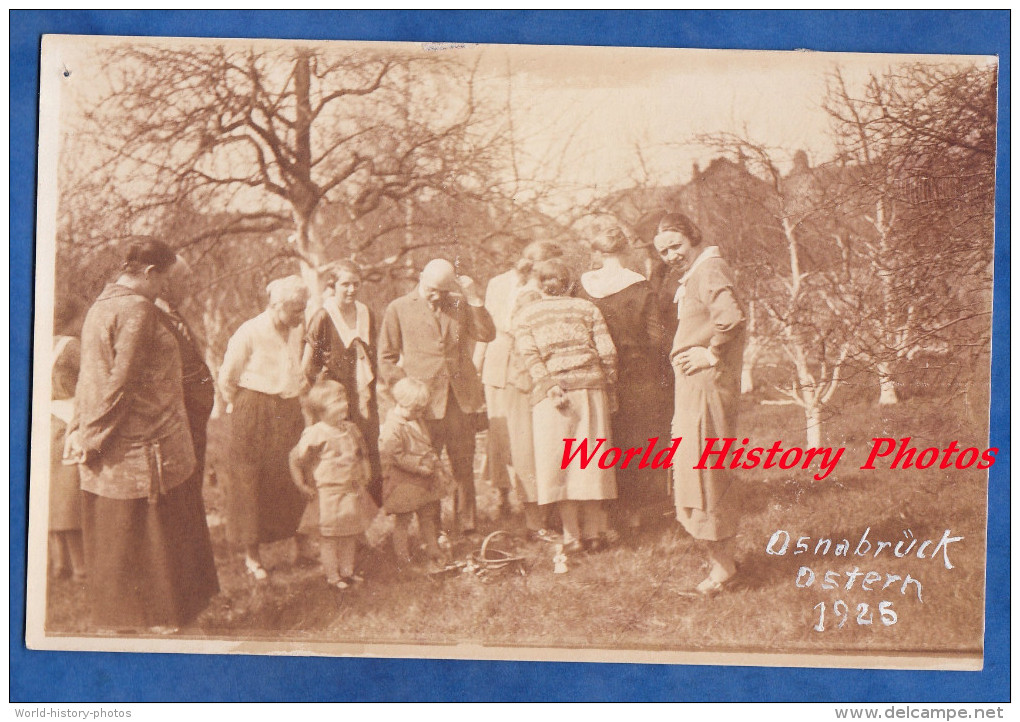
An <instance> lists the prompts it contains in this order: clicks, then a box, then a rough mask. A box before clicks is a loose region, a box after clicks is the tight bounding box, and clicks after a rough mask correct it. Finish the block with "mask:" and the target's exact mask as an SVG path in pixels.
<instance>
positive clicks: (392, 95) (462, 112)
mask: <svg viewBox="0 0 1020 722" xmlns="http://www.w3.org/2000/svg"><path fill="white" fill-rule="evenodd" d="M104 62H105V63H106V67H107V69H108V72H109V74H110V77H111V79H112V80H111V88H110V91H109V93H108V94H107V95H106V97H105V98H103V99H102V101H101V102H100V103H99V104H98V105H97V106H96V107H95V109H94V110H92V111H90V112H89V113H88V114H87V117H86V120H87V125H86V129H85V133H83V134H80V135H79V136H78V139H79V140H80V139H83V138H84V139H87V140H88V142H90V143H91V144H93V146H94V147H96V148H98V149H99V151H100V153H99V157H100V159H101V162H100V163H99V164H98V166H97V167H95V168H93V169H92V170H91V172H92V173H100V174H104V175H106V176H107V177H108V178H109V179H110V183H111V186H112V187H113V188H112V189H115V190H116V191H117V193H118V194H119V195H120V196H121V197H125V198H129V199H130V200H131V202H130V203H129V204H128V205H129V207H128V209H127V210H128V211H129V213H130V217H131V226H132V229H133V230H135V231H137V230H138V229H144V228H146V227H149V228H151V227H153V226H155V225H157V224H158V222H159V219H160V218H161V216H162V215H165V214H167V213H170V214H177V215H180V210H181V208H189V209H201V212H205V213H209V214H211V215H216V216H217V217H218V222H217V223H211V224H206V227H204V228H202V229H200V230H199V229H195V230H196V231H197V232H196V233H195V234H194V235H192V236H190V237H188V238H182V239H179V240H178V245H179V246H182V247H186V246H189V245H201V244H204V243H209V242H220V241H222V239H224V238H225V237H228V236H234V237H260V238H266V237H267V236H270V237H273V238H275V239H277V240H278V241H280V244H279V247H278V249H277V251H278V253H279V254H280V255H283V256H289V257H293V258H296V259H297V260H298V261H299V262H300V265H301V268H302V271H303V273H304V274H305V276H306V278H307V280H308V281H309V283H310V285H311V286H312V288H313V290H314V291H316V292H317V291H318V289H319V278H318V272H319V271H320V270H321V269H322V268H323V267H324V266H325V265H326V263H327V262H328V261H329V260H330V259H329V258H328V257H327V254H326V246H327V245H328V244H329V243H330V242H332V241H336V240H340V241H341V245H342V246H345V247H346V251H347V253H346V254H345V255H354V254H358V253H363V252H364V251H366V249H367V248H368V247H370V246H371V244H372V243H373V242H374V241H375V240H376V238H377V237H378V236H379V233H378V232H377V233H375V234H372V235H369V236H367V237H366V236H364V235H362V234H361V233H359V232H358V231H359V229H358V222H359V221H361V220H363V219H365V218H366V217H367V216H369V215H370V214H372V213H373V212H376V211H378V210H380V209H381V208H383V207H387V206H389V207H394V206H396V207H400V209H401V210H402V211H407V213H401V214H400V217H401V218H402V219H406V216H407V215H408V214H410V215H411V216H413V208H414V207H415V204H417V203H419V202H420V200H421V197H422V196H423V195H427V194H432V195H437V194H438V195H446V196H457V197H480V196H483V195H485V194H486V193H487V192H488V188H489V187H488V185H487V183H486V178H487V177H488V171H489V170H490V167H491V164H492V163H493V161H494V156H495V154H496V153H497V152H498V148H497V146H498V144H499V142H500V135H501V133H502V132H503V129H502V127H501V125H500V120H499V118H498V117H495V116H494V115H493V114H491V113H490V114H486V112H485V111H484V110H483V108H482V105H481V104H480V103H479V101H478V99H477V97H476V95H475V87H474V85H475V83H474V69H473V67H472V66H470V65H465V64H463V63H461V62H460V61H458V60H457V59H456V58H454V57H451V56H449V55H446V54H442V53H432V54H426V53H417V54H415V53H411V52H406V53H401V52H399V51H396V52H395V51H392V50H388V51H387V52H385V53H383V52H378V51H375V50H368V49H359V50H357V51H350V50H347V49H340V50H332V49H328V48H322V47H315V48H312V47H301V46H295V47H290V48H284V49H266V48H261V47H256V46H247V47H246V46H239V45H229V46H220V45H196V46H193V47H189V48H186V49H181V48H179V47H168V46H165V45H159V46H157V45H152V46H147V45H144V44H139V43H133V44H130V45H123V46H117V47H114V48H112V49H109V50H107V51H106V52H105V55H104ZM327 206H328V207H330V208H332V209H333V210H334V212H333V213H332V214H331V220H333V221H334V222H335V221H337V220H338V219H339V220H341V221H342V224H341V225H340V226H339V227H329V228H326V227H323V226H322V224H321V222H320V212H321V211H322V209H323V208H325V207H327ZM406 246H407V247H405V248H402V249H399V251H398V253H397V254H391V255H395V256H396V257H395V258H392V259H390V261H391V262H396V261H397V260H399V259H400V258H401V257H402V256H403V255H404V254H405V253H407V252H409V251H410V250H412V247H413V246H414V239H411V238H409V239H408V243H407V244H406Z"/></svg>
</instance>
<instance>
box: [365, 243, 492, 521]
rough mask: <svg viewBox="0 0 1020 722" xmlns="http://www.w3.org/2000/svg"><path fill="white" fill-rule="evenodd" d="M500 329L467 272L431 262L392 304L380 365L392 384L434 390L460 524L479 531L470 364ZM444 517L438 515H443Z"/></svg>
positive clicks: (432, 416)
mask: <svg viewBox="0 0 1020 722" xmlns="http://www.w3.org/2000/svg"><path fill="white" fill-rule="evenodd" d="M495 337H496V329H495V326H494V325H493V322H492V317H491V316H490V315H489V312H488V311H486V310H485V308H484V307H483V302H482V299H481V298H480V297H479V295H478V292H477V290H476V289H475V285H474V281H472V280H471V279H470V278H468V277H467V276H461V277H459V278H458V276H457V275H456V271H455V270H454V268H453V264H452V263H450V262H449V261H446V260H443V259H435V260H432V261H429V262H428V264H426V266H425V268H424V269H422V272H421V275H420V276H419V279H418V287H417V288H415V289H414V290H413V291H411V292H410V293H408V294H407V295H405V296H401V297H400V298H397V299H395V300H394V301H393V302H392V303H390V305H389V306H388V307H387V308H386V314H385V316H384V317H383V323H382V331H381V332H380V334H379V370H380V372H381V373H382V376H383V378H384V379H385V380H386V383H387V384H389V386H390V387H392V386H393V384H395V383H396V382H397V381H398V380H400V379H401V378H403V377H404V376H410V377H411V378H414V379H417V380H419V381H422V382H424V383H425V384H427V385H428V387H429V393H430V395H429V406H428V409H427V410H426V413H425V425H426V427H427V429H428V432H429V435H430V436H431V437H432V445H433V446H434V447H435V449H436V452H437V453H441V452H442V449H443V447H445V448H446V451H447V454H449V457H450V465H451V466H452V467H453V476H454V479H455V480H456V482H457V490H456V496H455V501H454V527H455V528H456V529H458V530H459V531H460V532H461V533H462V534H469V533H471V532H473V531H474V529H475V482H474V468H473V466H474V455H475V427H474V421H473V418H472V414H475V413H477V412H479V411H480V410H481V409H482V405H483V403H484V396H483V392H482V383H481V381H480V380H479V378H478V372H477V371H476V370H475V367H474V365H473V364H472V362H471V356H472V352H473V350H474V345H475V342H477V341H484V342H488V341H492V340H493V339H494V338H495ZM437 521H438V520H437Z"/></svg>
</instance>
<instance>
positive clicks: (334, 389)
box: [305, 379, 347, 421]
mask: <svg viewBox="0 0 1020 722" xmlns="http://www.w3.org/2000/svg"><path fill="white" fill-rule="evenodd" d="M338 398H339V399H343V400H344V401H347V389H345V388H344V387H343V384H340V383H337V382H336V381H332V380H330V379H320V380H318V381H316V382H315V386H313V387H312V388H311V389H310V390H309V391H308V396H307V397H306V399H305V407H306V408H307V409H308V413H309V414H311V416H312V418H313V419H315V420H316V421H318V420H319V419H321V418H322V415H323V413H324V412H325V410H326V407H327V406H329V404H331V403H332V402H333V401H336V400H337V399H338Z"/></svg>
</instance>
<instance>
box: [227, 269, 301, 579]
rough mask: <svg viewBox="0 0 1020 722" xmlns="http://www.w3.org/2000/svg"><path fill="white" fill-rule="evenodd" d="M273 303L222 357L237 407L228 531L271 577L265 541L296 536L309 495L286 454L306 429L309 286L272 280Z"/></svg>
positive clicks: (258, 570)
mask: <svg viewBox="0 0 1020 722" xmlns="http://www.w3.org/2000/svg"><path fill="white" fill-rule="evenodd" d="M267 291H268V292H269V305H268V307H267V308H266V310H265V311H264V312H263V313H261V314H259V315H258V316H256V317H255V318H253V319H251V320H249V321H245V322H244V323H243V324H241V327H240V328H238V329H237V331H236V332H235V333H234V335H233V337H232V338H231V339H230V342H229V343H228V344H227V351H226V354H225V355H224V357H223V365H222V366H221V367H220V375H219V387H220V391H221V392H222V394H223V398H224V399H225V400H226V401H227V404H228V407H227V409H228V411H229V412H230V417H231V422H230V427H231V439H230V447H229V452H228V453H229V459H230V473H229V482H228V485H227V495H226V496H227V536H228V538H229V539H230V541H232V542H233V543H235V544H240V545H243V547H244V550H245V560H244V562H245V568H246V569H247V571H248V573H249V574H250V575H251V576H252V577H253V578H254V579H255V580H256V581H263V580H265V579H267V578H268V576H269V575H268V572H266V570H265V568H264V567H263V566H262V560H261V556H260V554H259V546H260V545H261V544H263V543H268V542H273V541H278V540H280V539H287V538H290V537H292V536H294V534H295V532H296V531H297V527H298V523H299V522H300V520H301V515H302V513H303V511H304V507H305V500H304V498H303V497H302V496H301V494H300V492H299V491H298V490H297V489H296V488H295V487H294V485H293V484H292V483H291V481H290V472H289V470H288V466H287V456H288V454H289V453H290V450H291V449H292V448H293V447H294V445H295V444H296V443H297V441H298V439H299V438H300V436H301V431H302V429H303V428H304V419H303V417H302V415H301V403H300V401H299V397H300V396H301V394H303V393H304V392H305V391H306V390H307V382H306V381H305V376H304V372H303V371H302V368H301V349H302V337H303V335H304V331H303V325H304V313H305V306H306V305H307V303H308V289H307V287H306V286H305V284H304V283H303V282H302V281H301V279H300V278H299V277H298V276H288V277H286V278H279V279H277V280H275V281H273V282H272V283H270V284H269V286H268V287H267Z"/></svg>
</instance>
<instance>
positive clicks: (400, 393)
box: [393, 376, 429, 408]
mask: <svg viewBox="0 0 1020 722" xmlns="http://www.w3.org/2000/svg"><path fill="white" fill-rule="evenodd" d="M393 399H394V401H396V402H397V403H398V404H400V405H401V406H403V407H404V408H414V407H419V406H425V405H426V404H427V403H428V402H429V387H428V386H426V385H425V384H424V383H422V382H421V381H419V380H418V379H412V378H411V377H410V376H405V377H404V378H402V379H400V380H399V381H397V383H395V384H394V385H393Z"/></svg>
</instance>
